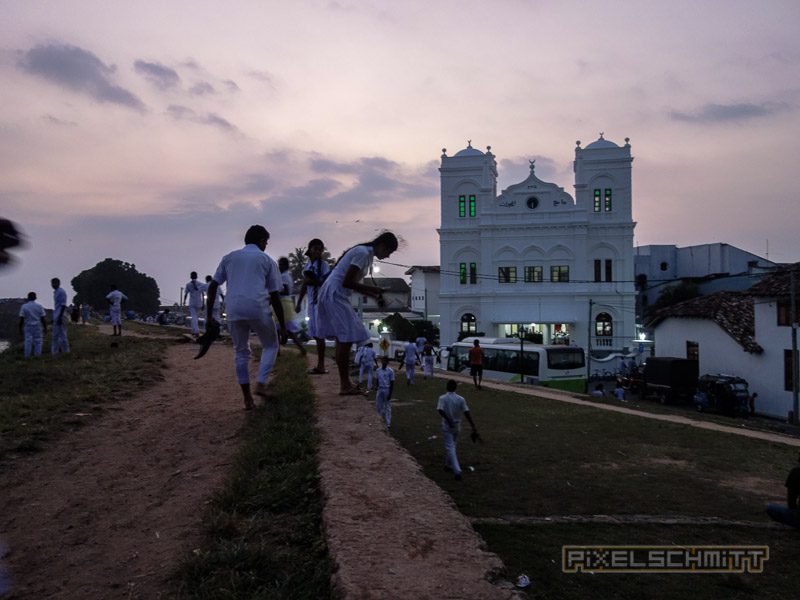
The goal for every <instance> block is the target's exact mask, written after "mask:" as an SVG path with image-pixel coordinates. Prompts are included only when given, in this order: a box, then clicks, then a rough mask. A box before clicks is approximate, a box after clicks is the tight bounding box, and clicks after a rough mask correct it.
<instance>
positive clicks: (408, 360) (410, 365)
mask: <svg viewBox="0 0 800 600" xmlns="http://www.w3.org/2000/svg"><path fill="white" fill-rule="evenodd" d="M403 350H405V354H404V355H403V363H404V364H405V366H406V385H414V369H415V368H416V366H417V364H418V363H419V354H418V351H417V344H416V342H415V341H414V340H408V343H407V344H406V345H405V346H404V347H403Z"/></svg>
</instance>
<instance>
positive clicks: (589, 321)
mask: <svg viewBox="0 0 800 600" xmlns="http://www.w3.org/2000/svg"><path fill="white" fill-rule="evenodd" d="M632 162H633V158H632V157H631V146H630V144H629V143H628V140H627V139H626V141H625V145H624V146H618V145H617V144H615V143H613V142H611V141H610V140H606V139H604V138H603V136H602V134H601V136H600V139H598V140H596V141H594V142H592V143H591V144H589V145H588V146H586V147H585V148H582V147H581V145H580V142H578V144H577V147H576V148H575V161H574V163H573V167H574V172H575V198H574V199H573V198H572V196H570V194H568V193H567V192H566V191H564V189H563V188H561V187H559V186H558V185H556V184H554V183H548V182H545V181H542V180H541V179H539V178H538V177H537V176H536V174H535V164H534V162H533V161H531V165H530V175H529V176H528V178H527V179H525V180H524V181H522V182H520V183H517V184H515V185H512V186H510V187H509V188H507V189H506V190H503V191H502V192H501V193H500V194H499V195H498V194H497V162H496V160H495V156H494V155H493V154H492V152H491V147H489V148H487V151H486V152H482V151H480V150H477V149H476V148H473V147H472V146H471V145H468V146H467V148H465V149H463V150H461V151H459V152H457V153H456V154H455V155H454V156H448V155H447V152H446V151H444V152H443V154H442V156H441V167H440V169H439V171H440V174H441V227H440V229H439V247H440V267H441V281H440V286H441V287H440V293H439V312H440V314H441V325H440V327H441V341H442V345H447V344H451V343H453V342H455V341H456V340H457V339H458V337H459V334H462V335H467V334H469V333H475V332H484V333H485V334H486V335H487V336H492V337H507V336H513V335H516V334H517V332H518V327H519V326H520V325H522V326H524V327H525V328H526V329H527V330H528V331H533V332H537V333H539V334H541V336H542V339H543V341H544V342H545V343H568V344H576V345H578V346H582V347H584V348H587V349H591V350H592V353H593V354H594V355H595V357H596V358H603V357H604V356H607V355H609V354H610V353H614V352H623V351H626V350H629V349H630V347H631V346H633V337H634V334H635V320H634V312H635V290H634V283H633V278H632V275H633V269H634V263H633V230H634V226H635V223H634V222H633V219H632V216H631V204H632V192H631V171H632Z"/></svg>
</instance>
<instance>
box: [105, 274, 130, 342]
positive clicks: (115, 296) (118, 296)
mask: <svg viewBox="0 0 800 600" xmlns="http://www.w3.org/2000/svg"><path fill="white" fill-rule="evenodd" d="M127 299H128V297H127V296H126V295H125V294H123V293H122V292H120V291H119V290H118V289H117V286H116V285H115V284H113V283H112V284H111V291H110V292H108V295H107V296H106V300H108V303H109V304H110V305H111V307H110V308H109V311H108V312H109V314H110V315H111V327H112V328H113V333H112V334H111V335H122V301H123V300H127Z"/></svg>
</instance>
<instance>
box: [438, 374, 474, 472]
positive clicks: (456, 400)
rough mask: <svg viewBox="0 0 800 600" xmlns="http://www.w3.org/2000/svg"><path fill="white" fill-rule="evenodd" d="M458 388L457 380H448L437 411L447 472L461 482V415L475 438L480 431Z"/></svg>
mask: <svg viewBox="0 0 800 600" xmlns="http://www.w3.org/2000/svg"><path fill="white" fill-rule="evenodd" d="M457 386H458V384H457V383H456V382H455V380H453V379H450V380H448V382H447V393H446V394H443V395H441V396H439V402H438V403H437V404H436V410H437V412H438V413H439V415H441V417H442V440H443V441H444V468H445V470H447V471H452V472H453V474H454V475H455V478H456V481H461V465H459V464H458V456H457V455H456V443H457V442H458V433H459V431H460V429H461V415H462V414H463V415H464V417H465V418H466V419H467V421H469V424H470V426H471V427H472V434H473V436H477V435H478V430H477V429H476V428H475V422H474V421H473V420H472V415H471V414H470V412H469V407H468V406H467V401H466V400H465V399H464V398H463V397H462V396H459V395H458V394H456V387H457Z"/></svg>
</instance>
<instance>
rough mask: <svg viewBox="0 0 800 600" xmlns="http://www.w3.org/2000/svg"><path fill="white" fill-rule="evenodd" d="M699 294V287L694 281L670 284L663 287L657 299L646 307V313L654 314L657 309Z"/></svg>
mask: <svg viewBox="0 0 800 600" xmlns="http://www.w3.org/2000/svg"><path fill="white" fill-rule="evenodd" d="M699 295H700V288H699V287H698V285H697V284H696V283H693V282H691V281H682V282H681V283H678V284H676V285H671V286H669V287H667V288H664V291H662V292H661V294H660V295H659V296H658V299H657V300H656V301H655V302H653V303H652V304H651V305H650V306H649V308H648V314H649V315H654V314H655V313H656V312H657V311H658V310H660V309H662V308H666V307H667V306H672V305H673V304H677V303H678V302H683V301H684V300H691V299H692V298H697V296H699Z"/></svg>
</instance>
